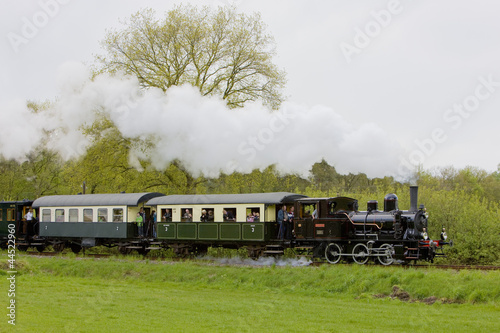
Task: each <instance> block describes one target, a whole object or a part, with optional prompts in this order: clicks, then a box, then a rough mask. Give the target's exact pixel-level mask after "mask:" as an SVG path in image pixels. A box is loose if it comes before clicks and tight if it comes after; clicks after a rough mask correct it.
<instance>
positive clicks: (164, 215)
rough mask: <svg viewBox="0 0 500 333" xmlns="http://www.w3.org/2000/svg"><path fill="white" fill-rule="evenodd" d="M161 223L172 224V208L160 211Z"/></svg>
mask: <svg viewBox="0 0 500 333" xmlns="http://www.w3.org/2000/svg"><path fill="white" fill-rule="evenodd" d="M161 220H162V222H172V208H165V209H162V210H161Z"/></svg>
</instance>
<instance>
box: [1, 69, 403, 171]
mask: <svg viewBox="0 0 500 333" xmlns="http://www.w3.org/2000/svg"><path fill="white" fill-rule="evenodd" d="M89 77H90V73H89V72H88V70H87V69H86V67H85V66H84V65H82V64H80V63H66V64H64V65H63V66H61V68H60V70H59V73H58V83H59V89H60V95H59V96H58V99H57V101H55V102H54V103H52V105H51V106H50V107H49V109H47V110H44V111H42V112H38V113H35V114H34V113H32V112H31V111H30V110H29V109H28V108H27V107H26V105H25V103H23V102H12V103H10V104H8V105H4V106H2V108H1V111H0V121H1V122H2V124H7V123H8V124H11V125H12V126H3V129H2V131H1V132H0V152H1V154H2V155H3V156H4V157H6V158H15V159H22V158H23V157H24V156H25V154H26V153H28V152H30V151H31V150H32V149H34V148H35V147H36V145H37V144H38V143H39V142H40V140H42V139H43V138H44V136H45V135H46V133H47V132H50V133H51V135H50V138H49V142H48V144H49V146H50V147H51V148H53V149H56V150H58V151H59V152H60V153H61V155H62V156H63V157H64V158H65V159H68V158H74V157H77V156H79V155H82V154H84V153H85V148H86V147H87V146H88V144H89V141H88V139H87V138H86V137H85V136H84V135H83V134H82V131H81V129H82V126H85V125H90V124H92V122H93V121H95V120H96V114H97V113H104V114H106V115H107V116H108V117H109V119H111V120H112V121H113V122H114V124H115V125H116V127H117V128H118V129H119V131H120V132H121V133H122V135H123V136H124V137H127V138H148V137H149V138H150V137H153V138H154V142H155V147H154V148H153V150H152V151H150V152H148V153H147V155H146V154H145V153H143V152H141V151H135V152H132V153H131V154H132V157H133V158H132V160H133V159H134V158H147V159H150V160H151V162H152V164H153V165H154V166H155V167H156V168H158V169H163V168H165V167H166V166H167V165H168V164H169V163H170V162H172V161H173V160H175V159H178V160H180V161H182V163H183V164H184V166H185V167H186V168H187V169H188V170H189V171H191V172H192V173H193V174H195V175H199V174H200V173H203V174H205V175H206V176H217V175H218V174H219V172H221V171H222V172H225V173H231V172H233V171H240V172H250V171H251V170H253V169H255V168H259V169H263V168H265V167H267V166H269V165H270V164H276V166H277V168H278V170H280V171H282V172H293V173H299V174H303V175H305V174H307V172H308V170H309V169H310V168H311V166H312V164H314V163H315V162H318V161H320V160H321V159H322V158H324V159H325V160H326V161H327V162H328V163H329V164H330V165H334V166H335V167H336V168H337V170H338V171H339V172H341V173H349V172H352V173H358V172H364V173H366V174H367V175H368V176H370V177H376V176H384V175H387V174H391V173H395V171H396V168H397V166H398V165H399V160H398V155H399V154H400V153H401V147H400V146H399V145H398V144H397V143H395V142H394V141H393V140H391V138H390V136H389V135H388V134H387V133H385V132H384V131H383V130H382V129H381V128H380V127H379V126H377V125H376V124H374V123H363V122H360V121H358V120H357V119H346V118H345V117H343V116H341V115H340V114H338V113H337V112H335V111H334V110H333V109H331V108H328V107H325V106H321V105H317V106H304V105H298V104H296V103H293V102H285V103H283V104H282V106H281V108H280V109H279V110H277V111H269V110H268V109H266V108H265V107H263V106H262V105H261V104H259V103H252V104H249V105H247V106H245V107H244V108H242V109H229V108H227V107H226V105H225V103H224V101H222V100H221V99H219V98H217V97H206V96H201V95H200V93H199V91H198V90H197V89H196V88H195V87H192V86H189V85H184V86H178V87H172V88H170V89H169V90H168V91H167V92H166V93H164V92H163V91H161V90H160V89H148V90H142V89H141V88H140V85H139V82H138V80H137V79H136V78H134V77H129V76H120V75H115V76H110V75H107V74H102V75H99V76H97V77H95V78H94V79H93V80H90V79H89ZM381 156H383V158H381Z"/></svg>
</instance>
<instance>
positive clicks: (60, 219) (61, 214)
mask: <svg viewBox="0 0 500 333" xmlns="http://www.w3.org/2000/svg"><path fill="white" fill-rule="evenodd" d="M56 222H64V209H56Z"/></svg>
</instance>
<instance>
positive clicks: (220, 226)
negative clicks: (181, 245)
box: [158, 222, 275, 242]
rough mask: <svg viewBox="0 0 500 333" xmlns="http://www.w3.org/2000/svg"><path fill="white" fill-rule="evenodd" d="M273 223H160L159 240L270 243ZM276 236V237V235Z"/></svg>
mask: <svg viewBox="0 0 500 333" xmlns="http://www.w3.org/2000/svg"><path fill="white" fill-rule="evenodd" d="M272 230H273V224H272V223H264V222H260V223H259V222H257V223H228V222H209V223H201V222H200V223H197V222H191V223H186V222H159V223H158V239H166V240H207V241H208V240H210V241H252V242H255V241H268V240H270V239H272V238H274V237H271V236H272V235H273V232H272ZM274 236H275V235H274Z"/></svg>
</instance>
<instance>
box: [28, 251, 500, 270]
mask: <svg viewBox="0 0 500 333" xmlns="http://www.w3.org/2000/svg"><path fill="white" fill-rule="evenodd" d="M25 253H26V254H27V255H30V256H43V257H53V256H57V255H61V253H60V252H37V251H26V252H25ZM62 255H63V256H64V254H62ZM111 256H112V255H111V254H98V253H84V254H83V257H87V258H108V257H111ZM148 259H149V260H154V261H183V260H192V258H191V259H184V258H162V257H151V258H148ZM205 261H206V260H205ZM209 261H213V259H211V260H209ZM325 264H327V265H330V264H329V263H328V262H323V261H313V262H312V263H311V264H310V265H311V266H321V265H325ZM339 265H356V264H339ZM333 266H335V265H332V267H333ZM365 266H377V267H381V266H380V265H365ZM394 266H401V267H403V268H406V269H409V268H419V269H420V268H424V269H425V268H431V269H454V270H464V269H468V270H483V271H495V270H500V266H480V265H433V264H429V265H422V264H420V265H418V264H417V265H397V264H396V265H394Z"/></svg>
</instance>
